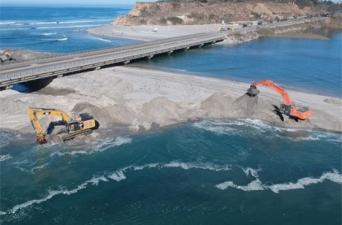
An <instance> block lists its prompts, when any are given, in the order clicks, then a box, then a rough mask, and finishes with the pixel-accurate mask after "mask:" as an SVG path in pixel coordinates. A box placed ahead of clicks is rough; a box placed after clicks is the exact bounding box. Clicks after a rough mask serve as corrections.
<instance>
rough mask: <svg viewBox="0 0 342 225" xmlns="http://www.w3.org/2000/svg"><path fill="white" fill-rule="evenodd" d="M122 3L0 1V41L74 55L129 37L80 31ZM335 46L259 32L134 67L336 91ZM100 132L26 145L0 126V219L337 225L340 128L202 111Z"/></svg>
mask: <svg viewBox="0 0 342 225" xmlns="http://www.w3.org/2000/svg"><path fill="white" fill-rule="evenodd" d="M125 12H127V9H111V8H102V9H101V8H95V9H94V8H73V9H70V8H58V9H53V8H30V9H29V10H28V9H27V8H10V9H9V8H1V13H0V17H1V22H0V38H1V39H0V40H1V41H0V47H15V48H29V49H33V50H41V51H53V52H74V51H83V50H87V49H96V48H104V47H109V46H116V45H122V44H129V43H131V42H130V41H128V40H119V39H110V40H109V39H108V40H102V39H98V38H96V37H93V36H91V35H88V34H86V32H85V29H86V28H88V27H92V26H95V25H100V24H103V23H106V22H108V21H111V20H112V19H113V17H115V16H116V15H119V14H121V13H125ZM57 21H59V23H58V24H57V23H56V22H57ZM47 39H48V40H47ZM50 39H51V40H50ZM340 52H341V34H336V35H335V36H333V38H332V39H331V40H329V41H320V40H302V39H287V38H282V39H273V38H268V39H263V40H260V41H255V42H251V43H246V44H242V45H238V46H231V47H223V46H217V47H212V48H205V49H201V50H192V51H189V52H186V53H180V54H175V55H173V56H170V57H163V58H156V59H154V60H153V61H151V62H149V63H147V62H145V63H144V65H145V66H146V65H147V66H153V67H154V66H157V67H162V68H168V69H170V68H171V69H176V70H184V71H187V72H189V73H196V74H200V75H203V76H215V77H221V78H230V79H238V80H243V81H248V82H251V81H252V80H258V79H268V78H271V79H273V80H275V81H277V82H279V83H281V84H284V85H289V86H291V88H298V89H307V90H311V91H315V92H322V93H329V94H332V95H340V91H339V89H338V88H340V85H341V63H340V62H341V54H340ZM0 107H3V106H1V104H0ZM108 136H109V137H101V138H98V139H97V140H96V141H93V142H89V141H87V142H86V143H82V144H75V143H74V142H70V143H69V144H66V145H45V146H37V145H36V144H35V143H34V137H33V136H23V135H21V134H17V133H15V132H11V131H3V130H1V131H0V223H1V224H4V225H5V224H6V225H7V224H21V225H25V224H30V225H31V224H32V225H36V224H49V225H50V224H63V225H65V224H71V225H78V224H80V225H84V224H97V225H102V224H103V225H107V224H149V225H150V224H186V225H188V224H194V225H198V224H213V225H216V224H256V225H259V224H265V225H267V224H270V225H274V224H280V225H281V224H284V225H285V224H303V225H306V224H307V225H315V224H317V225H322V224H324V225H339V224H341V223H342V219H341V210H342V203H341V193H342V165H341V164H342V163H341V151H342V146H341V145H342V137H341V134H331V133H324V132H316V131H301V130H286V129H277V128H272V127H271V126H269V125H267V124H264V123H262V122H260V121H257V120H234V121H230V120H205V121H198V122H195V123H187V124H182V125H179V126H176V127H171V128H167V129H162V130H159V131H154V132H150V133H141V134H137V135H127V136H120V137H114V136H112V135H108Z"/></svg>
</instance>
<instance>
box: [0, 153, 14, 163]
mask: <svg viewBox="0 0 342 225" xmlns="http://www.w3.org/2000/svg"><path fill="white" fill-rule="evenodd" d="M9 159H12V156H11V155H10V154H6V155H0V162H3V161H6V160H9Z"/></svg>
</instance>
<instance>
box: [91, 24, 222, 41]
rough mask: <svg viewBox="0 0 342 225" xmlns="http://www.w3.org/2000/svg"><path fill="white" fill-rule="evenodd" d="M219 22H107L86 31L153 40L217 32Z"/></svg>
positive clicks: (219, 25) (107, 35) (105, 35)
mask: <svg viewBox="0 0 342 225" xmlns="http://www.w3.org/2000/svg"><path fill="white" fill-rule="evenodd" d="M221 26H222V25H221V24H205V25H173V26H160V25H136V26H118V25H113V24H107V25H104V26H100V27H95V28H90V29H88V32H89V33H91V34H93V35H96V36H101V37H111V38H127V39H134V40H140V41H153V40H158V39H162V38H171V37H178V36H183V35H189V34H196V33H205V32H217V31H219V29H220V27H221Z"/></svg>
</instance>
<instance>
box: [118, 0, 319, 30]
mask: <svg viewBox="0 0 342 225" xmlns="http://www.w3.org/2000/svg"><path fill="white" fill-rule="evenodd" d="M319 11H321V10H317V8H316V7H314V6H313V5H310V4H307V6H305V5H300V6H299V5H297V4H294V3H287V2H285V3H279V2H277V3H276V2H271V1H263V2H257V1H248V2H240V1H239V2H234V1H230V2H226V1H206V0H203V1H171V2H170V1H163V2H156V3H137V4H136V5H135V6H134V7H133V9H132V10H131V11H130V12H129V14H128V15H126V16H121V17H119V18H118V19H117V20H116V21H114V24H115V25H177V24H185V25H193V24H213V23H221V22H222V21H225V22H230V21H246V20H257V19H263V20H266V21H271V20H276V19H282V18H288V17H293V16H303V15H309V14H316V13H319Z"/></svg>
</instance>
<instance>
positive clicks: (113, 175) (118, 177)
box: [1, 161, 231, 215]
mask: <svg viewBox="0 0 342 225" xmlns="http://www.w3.org/2000/svg"><path fill="white" fill-rule="evenodd" d="M152 168H159V169H163V168H181V169H185V170H189V169H203V170H212V171H229V170H230V169H231V168H230V165H222V166H220V165H214V164H210V163H186V162H178V161H173V162H169V163H149V164H145V165H141V166H133V165H132V166H127V167H124V168H122V169H118V170H115V171H112V172H106V173H104V175H101V176H93V177H92V178H91V179H89V180H86V181H85V182H83V183H82V184H80V185H78V186H77V187H75V188H73V189H65V188H60V189H58V190H48V191H47V195H46V196H45V197H43V198H39V199H32V200H29V201H27V202H24V203H21V204H18V205H15V206H14V207H12V208H11V209H9V210H6V212H1V213H2V214H3V215H10V214H14V213H16V212H18V211H19V210H22V209H25V208H27V207H30V206H32V205H38V204H41V203H43V202H46V201H48V200H50V199H52V198H53V197H55V196H57V195H72V194H76V193H77V192H79V191H81V190H83V189H86V188H87V187H88V186H90V185H92V186H97V185H99V183H100V182H109V180H114V181H116V182H120V181H122V180H125V179H127V175H126V173H127V172H128V171H140V170H144V169H152Z"/></svg>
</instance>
